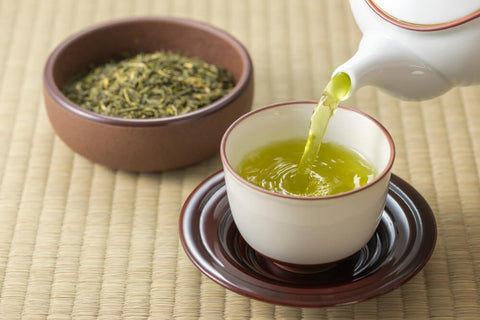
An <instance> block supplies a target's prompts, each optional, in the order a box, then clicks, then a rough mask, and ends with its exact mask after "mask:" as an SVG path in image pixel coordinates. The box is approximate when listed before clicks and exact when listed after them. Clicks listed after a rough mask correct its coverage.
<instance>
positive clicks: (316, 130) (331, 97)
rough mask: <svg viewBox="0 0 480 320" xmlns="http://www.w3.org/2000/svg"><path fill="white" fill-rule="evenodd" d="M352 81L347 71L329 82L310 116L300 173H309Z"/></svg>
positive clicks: (338, 74)
mask: <svg viewBox="0 0 480 320" xmlns="http://www.w3.org/2000/svg"><path fill="white" fill-rule="evenodd" d="M350 88H351V81H350V77H349V76H348V75H347V74H346V73H343V72H342V73H337V74H336V75H334V76H333V77H332V79H331V80H330V82H329V83H328V84H327V86H326V88H325V90H324V91H323V94H322V96H321V98H320V100H319V102H318V104H317V106H316V107H315V109H314V110H313V114H312V117H311V118H310V129H309V132H308V139H307V142H306V143H305V149H304V151H303V155H302V157H301V160H300V163H299V170H298V174H304V175H305V174H308V171H309V170H310V167H311V166H312V165H313V161H314V160H315V157H316V155H317V154H318V152H319V150H320V146H321V145H322V139H323V136H324V134H325V131H326V130H327V126H328V122H329V121H330V118H331V117H332V116H333V114H334V113H335V110H337V107H338V103H339V102H340V101H341V100H343V99H344V98H345V97H346V96H347V95H348V94H349V92H350Z"/></svg>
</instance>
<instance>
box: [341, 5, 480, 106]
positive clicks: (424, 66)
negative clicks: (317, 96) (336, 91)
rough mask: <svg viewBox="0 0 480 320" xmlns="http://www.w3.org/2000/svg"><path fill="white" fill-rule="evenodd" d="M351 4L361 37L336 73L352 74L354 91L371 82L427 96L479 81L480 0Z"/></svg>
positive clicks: (404, 94)
mask: <svg viewBox="0 0 480 320" xmlns="http://www.w3.org/2000/svg"><path fill="white" fill-rule="evenodd" d="M350 6H351V9H352V12H353V15H354V18H355V20H356V22H357V25H358V26H359V28H360V30H361V31H362V33H363V37H362V39H361V41H360V44H359V47H358V50H357V52H356V53H355V54H354V55H353V56H352V57H351V58H350V60H348V61H347V62H345V63H344V64H343V65H341V66H339V67H338V68H337V69H336V70H335V71H334V72H333V75H335V74H338V73H340V72H343V73H346V74H347V75H348V76H349V77H350V81H351V90H350V93H351V92H354V91H355V90H357V89H358V88H360V87H362V86H365V85H373V86H376V87H378V88H380V89H383V90H385V91H386V92H387V93H389V94H391V95H393V96H396V97H398V98H401V99H404V100H425V99H429V98H433V97H436V96H439V95H441V94H443V93H445V92H447V91H448V90H450V89H451V88H452V87H456V86H467V85H474V84H480V0H467V1H452V0H401V1H394V0H350ZM347 97H348V96H347ZM345 98H346V97H345Z"/></svg>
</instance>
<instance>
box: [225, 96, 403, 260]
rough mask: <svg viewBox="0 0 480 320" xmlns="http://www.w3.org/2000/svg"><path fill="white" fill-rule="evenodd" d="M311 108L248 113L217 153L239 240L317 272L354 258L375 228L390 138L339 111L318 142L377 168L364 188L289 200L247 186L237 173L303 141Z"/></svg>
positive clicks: (294, 105)
mask: <svg viewBox="0 0 480 320" xmlns="http://www.w3.org/2000/svg"><path fill="white" fill-rule="evenodd" d="M315 105H316V102H313V101H307V102H303V101H302V102H285V103H278V104H274V105H270V106H267V107H264V108H261V109H257V110H253V111H251V112H249V113H247V114H245V115H244V116H242V117H241V118H239V119H238V120H237V121H235V122H234V123H233V124H232V125H231V126H230V127H229V128H228V129H227V131H226V132H225V135H224V136H223V140H222V143H221V149H220V154H221V158H222V163H223V168H224V172H225V183H226V188H227V195H228V201H229V204H230V208H231V212H232V216H233V219H234V221H235V224H236V226H237V228H238V230H239V232H240V234H241V235H242V237H243V238H244V239H245V241H246V242H247V243H248V244H249V245H250V246H251V247H252V248H253V249H255V250H256V251H257V252H259V253H260V254H262V255H264V256H266V257H268V258H271V259H273V260H276V261H278V262H283V263H286V264H296V265H316V264H326V263H331V262H335V261H339V260H342V259H344V258H347V257H349V256H350V255H353V254H354V253H356V252H357V251H359V250H360V249H361V248H362V247H363V246H364V245H365V244H366V243H367V242H368V241H369V240H370V238H371V237H372V236H373V234H374V233H375V230H376V228H377V226H378V224H379V222H380V219H381V216H382V212H383V208H384V206H385V201H386V197H387V192H388V184H389V181H390V171H391V168H392V165H393V161H394V157H395V147H394V143H393V139H392V137H391V136H390V134H389V133H388V132H387V130H386V129H385V128H384V127H383V126H382V125H381V124H380V123H379V122H377V121H376V120H374V119H373V118H371V117H370V116H368V115H366V114H364V113H362V112H360V111H357V110H354V109H350V108H346V107H342V106H339V107H338V109H337V111H336V112H335V114H334V116H333V117H332V118H331V120H330V123H329V125H328V129H327V132H326V134H325V137H324V141H332V142H336V143H338V144H341V145H343V146H345V147H348V148H351V149H354V150H356V151H357V152H359V153H361V154H362V155H363V156H364V157H365V158H367V159H368V160H369V161H370V162H371V163H372V164H373V165H374V167H375V168H376V171H377V177H376V178H375V179H374V180H373V181H371V182H369V183H368V184H366V185H364V186H362V187H360V188H358V189H355V190H352V191H349V192H345V193H341V194H335V195H331V196H325V197H301V196H298V197H295V196H288V195H283V194H278V193H274V192H271V191H267V190H265V189H262V188H260V187H258V186H255V185H253V184H251V183H250V182H248V181H246V180H245V179H243V178H242V177H241V176H240V175H238V174H237V173H236V171H235V169H236V168H237V167H238V165H239V163H240V161H241V160H242V159H243V158H244V157H245V155H247V154H248V153H249V152H251V151H253V150H254V149H257V148H259V147H261V146H263V145H265V144H268V143H271V142H274V141H280V140H286V139H291V138H306V137H307V135H308V128H309V123H310V117H311V115H312V111H313V108H314V107H315Z"/></svg>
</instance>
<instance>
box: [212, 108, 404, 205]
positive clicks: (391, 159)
mask: <svg viewBox="0 0 480 320" xmlns="http://www.w3.org/2000/svg"><path fill="white" fill-rule="evenodd" d="M300 104H313V105H316V104H318V101H315V100H296V101H285V102H277V103H273V104H270V105H267V106H264V107H260V108H258V109H255V110H252V111H250V112H248V113H246V114H244V115H243V116H241V117H240V118H238V119H237V120H236V121H235V122H233V123H232V124H231V125H230V126H229V127H228V129H227V130H226V131H225V133H224V135H223V137H222V141H221V143H220V158H221V161H222V164H223V167H224V171H228V172H229V173H230V174H231V175H232V176H233V178H234V179H235V180H237V181H238V182H239V183H241V184H243V185H245V186H246V187H247V188H249V189H253V190H255V191H257V192H261V193H264V194H266V195H269V196H273V197H276V198H281V199H291V200H316V201H318V200H323V201H325V200H329V199H336V198H342V197H345V196H349V195H351V194H355V193H357V192H360V191H362V190H365V189H368V188H370V187H372V186H373V185H375V184H377V183H378V182H380V181H381V180H382V179H383V178H384V177H385V176H387V175H388V174H390V173H391V170H392V167H393V163H394V161H395V154H396V149H395V143H394V141H393V138H392V136H391V134H390V132H388V130H387V129H386V128H385V127H384V126H383V125H382V124H381V123H380V122H379V121H378V120H376V119H375V118H373V117H372V116H370V115H368V114H366V113H365V112H362V111H360V110H357V109H354V108H351V107H346V106H343V105H338V108H339V109H344V110H346V111H349V112H354V113H356V114H358V115H360V116H361V117H364V118H366V119H367V120H369V121H371V122H372V123H373V124H374V125H376V126H377V127H378V128H379V129H380V130H381V131H382V132H383V134H384V135H385V138H386V139H387V142H388V145H389V147H390V157H389V159H388V162H387V165H386V166H385V168H384V169H383V170H382V171H381V172H378V173H377V176H376V177H375V179H373V180H372V181H370V182H369V183H367V184H365V185H363V186H361V187H359V188H356V189H353V190H350V191H346V192H342V193H336V194H331V195H327V196H321V197H308V196H300V195H288V194H282V193H277V192H273V191H270V190H267V189H264V188H262V187H259V186H257V185H255V184H253V183H251V182H249V181H247V180H246V179H244V178H243V177H242V176H240V175H239V174H238V173H237V171H236V170H235V169H234V168H233V167H232V165H231V164H230V161H228V159H227V155H226V144H227V139H228V137H229V135H230V133H231V132H232V131H233V130H234V128H235V127H236V126H238V125H239V124H240V123H241V122H242V121H244V120H246V119H247V118H249V117H251V116H254V115H255V114H257V113H260V112H262V111H266V110H269V109H273V108H278V107H285V106H294V105H300Z"/></svg>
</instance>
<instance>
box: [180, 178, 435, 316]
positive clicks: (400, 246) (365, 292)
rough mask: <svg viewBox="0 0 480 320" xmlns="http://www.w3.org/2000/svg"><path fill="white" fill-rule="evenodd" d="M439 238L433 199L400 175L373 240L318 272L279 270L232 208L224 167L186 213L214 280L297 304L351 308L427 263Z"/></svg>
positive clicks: (190, 235) (198, 259)
mask: <svg viewBox="0 0 480 320" xmlns="http://www.w3.org/2000/svg"><path fill="white" fill-rule="evenodd" d="M436 237H437V230H436V222H435V218H434V215H433V212H432V210H431V209H430V207H429V205H428V203H427V202H426V201H425V199H424V198H423V197H422V196H421V195H420V194H419V193H418V192H417V191H416V190H415V189H414V188H413V187H412V186H411V185H409V184H408V183H407V182H405V181H404V180H402V179H401V178H399V177H398V176H395V175H393V174H392V177H391V181H390V184H389V189H388V196H387V201H386V205H385V209H384V212H383V215H382V218H381V221H380V224H379V225H378V227H377V230H376V232H375V234H374V236H373V237H372V238H371V240H370V241H369V242H368V243H367V244H366V245H365V246H364V247H363V248H362V249H361V250H360V251H359V252H357V253H356V254H354V255H352V256H350V257H348V258H347V259H345V260H342V261H341V262H339V263H338V264H337V265H335V267H333V268H330V269H327V270H324V271H321V272H317V273H315V272H314V273H298V272H295V271H292V270H288V269H285V268H282V267H279V266H278V265H277V264H276V263H275V262H274V261H271V260H269V259H268V258H265V257H264V256H262V255H261V254H258V253H257V252H256V251H255V250H253V249H252V248H251V247H250V246H249V245H248V244H247V243H246V242H245V240H243V238H242V237H241V235H240V234H239V232H238V229H237V227H236V226H235V223H234V221H233V218H232V215H231V212H230V208H229V205H228V199H227V194H226V188H225V182H224V173H223V171H219V172H217V173H216V174H214V175H212V176H210V177H209V178H207V179H206V180H205V181H204V182H202V183H201V184H200V185H199V186H198V187H197V188H196V189H195V190H194V191H193V192H192V194H191V195H190V196H189V198H188V199H187V201H186V202H185V204H184V206H183V209H182V213H181V216H180V238H181V241H182V245H183V247H184V249H185V252H186V253H187V255H188V257H189V258H190V259H191V260H192V262H193V263H194V264H195V266H197V268H199V269H200V270H201V271H202V272H203V273H204V274H205V275H206V276H207V277H209V278H210V279H212V280H213V281H215V282H217V283H218V284H220V285H221V286H223V287H225V288H227V289H229V290H232V291H234V292H236V293H239V294H242V295H244V296H247V297H249V298H254V299H257V300H261V301H264V302H269V303H274V304H278V305H287V306H296V307H329V306H338V305H346V304H352V303H358V302H361V301H364V300H367V299H370V298H373V297H377V296H379V295H382V294H385V293H387V292H389V291H392V290H393V289H395V288H397V287H399V286H400V285H402V284H403V283H405V282H406V281H407V280H409V279H410V278H412V277H413V276H414V275H415V274H417V273H418V272H419V271H420V270H421V269H422V268H423V267H424V266H425V264H426V263H427V261H428V260H429V259H430V256H431V255H432V253H433V250H434V248H435V242H436Z"/></svg>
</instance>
